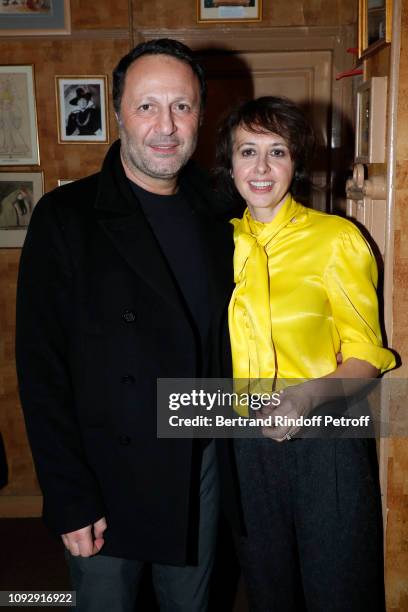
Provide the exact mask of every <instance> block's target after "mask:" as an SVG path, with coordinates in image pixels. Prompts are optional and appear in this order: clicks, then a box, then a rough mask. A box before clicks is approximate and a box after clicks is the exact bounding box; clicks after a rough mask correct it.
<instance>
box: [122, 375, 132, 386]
mask: <svg viewBox="0 0 408 612" xmlns="http://www.w3.org/2000/svg"><path fill="white" fill-rule="evenodd" d="M121 381H122V383H123V384H124V385H133V384H134V383H135V377H134V376H132V374H125V375H124V376H122V378H121Z"/></svg>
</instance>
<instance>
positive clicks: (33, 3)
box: [0, 0, 71, 36]
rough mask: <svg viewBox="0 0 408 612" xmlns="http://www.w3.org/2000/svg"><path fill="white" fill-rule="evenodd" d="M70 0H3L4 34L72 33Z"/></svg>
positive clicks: (1, 19) (1, 22) (0, 25)
mask: <svg viewBox="0 0 408 612" xmlns="http://www.w3.org/2000/svg"><path fill="white" fill-rule="evenodd" d="M69 2H70V0H1V1H0V30H1V35H2V36H35V35H42V36H44V35H47V34H52V35H53V36H54V35H56V34H70V32H71V18H70V4H69Z"/></svg>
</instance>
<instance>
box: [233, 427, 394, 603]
mask: <svg viewBox="0 0 408 612" xmlns="http://www.w3.org/2000/svg"><path fill="white" fill-rule="evenodd" d="M234 445H235V453H236V458H237V464H238V472H239V479H240V486H241V493H242V502H243V510H244V516H245V521H246V527H247V533H248V537H245V538H239V540H238V542H237V547H238V554H239V557H240V561H241V564H242V569H243V574H244V579H245V582H246V585H247V590H248V597H249V600H250V609H251V612H305V611H307V612H363V611H366V610H370V612H384V611H385V603H384V578H383V533H382V518H381V498H380V489H379V482H378V465H377V457H376V447H375V440H367V439H330V440H320V439H295V440H290V441H286V442H282V443H277V442H274V441H273V440H268V439H261V440H246V439H245V440H236V441H235V442H234Z"/></svg>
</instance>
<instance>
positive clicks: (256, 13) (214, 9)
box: [197, 0, 262, 24]
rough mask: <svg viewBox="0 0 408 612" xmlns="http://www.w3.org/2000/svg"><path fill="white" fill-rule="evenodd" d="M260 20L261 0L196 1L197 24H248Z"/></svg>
mask: <svg viewBox="0 0 408 612" xmlns="http://www.w3.org/2000/svg"><path fill="white" fill-rule="evenodd" d="M261 20H262V0H197V21H198V23H208V24H209V23H232V22H240V23H249V22H252V21H261Z"/></svg>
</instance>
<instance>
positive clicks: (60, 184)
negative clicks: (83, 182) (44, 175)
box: [58, 179, 75, 187]
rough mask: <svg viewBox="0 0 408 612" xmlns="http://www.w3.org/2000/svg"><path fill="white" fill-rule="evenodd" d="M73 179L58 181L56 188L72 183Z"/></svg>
mask: <svg viewBox="0 0 408 612" xmlns="http://www.w3.org/2000/svg"><path fill="white" fill-rule="evenodd" d="M74 181H75V179H58V187H62V186H63V185H68V183H73V182H74Z"/></svg>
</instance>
